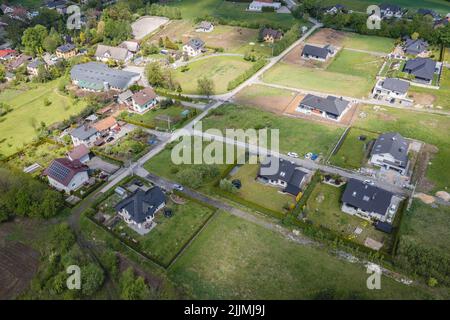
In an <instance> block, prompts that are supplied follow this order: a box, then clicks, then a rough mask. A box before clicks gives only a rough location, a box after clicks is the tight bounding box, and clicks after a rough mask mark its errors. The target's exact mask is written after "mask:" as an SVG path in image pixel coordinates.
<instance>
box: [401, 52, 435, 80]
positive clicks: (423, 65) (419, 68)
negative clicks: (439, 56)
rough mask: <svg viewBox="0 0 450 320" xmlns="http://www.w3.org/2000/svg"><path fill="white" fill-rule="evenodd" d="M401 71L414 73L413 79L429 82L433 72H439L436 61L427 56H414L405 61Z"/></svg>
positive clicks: (432, 77)
mask: <svg viewBox="0 0 450 320" xmlns="http://www.w3.org/2000/svg"><path fill="white" fill-rule="evenodd" d="M403 71H404V72H406V73H409V74H411V75H414V81H416V82H420V83H425V84H431V83H432V82H433V79H434V75H435V74H439V71H440V70H439V68H438V67H437V64H436V61H434V60H431V59H429V58H416V59H412V60H408V61H406V63H405V66H404V68H403Z"/></svg>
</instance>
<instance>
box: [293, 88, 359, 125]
mask: <svg viewBox="0 0 450 320" xmlns="http://www.w3.org/2000/svg"><path fill="white" fill-rule="evenodd" d="M349 107H350V101H347V100H345V99H343V98H342V97H341V98H338V97H334V96H328V97H326V98H322V97H319V96H315V95H313V94H307V95H306V96H305V97H304V98H303V99H302V101H300V104H299V105H298V107H297V108H296V111H298V112H302V113H306V114H312V115H318V116H322V117H324V118H327V119H331V120H336V121H339V120H340V118H341V117H342V115H343V114H344V113H345V112H346V111H347V110H348V108H349Z"/></svg>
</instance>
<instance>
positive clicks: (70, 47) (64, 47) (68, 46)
mask: <svg viewBox="0 0 450 320" xmlns="http://www.w3.org/2000/svg"><path fill="white" fill-rule="evenodd" d="M72 50H75V45H74V44H73V43H66V44H63V45H62V46H59V47H58V48H56V51H59V52H62V53H66V52H70V51H72Z"/></svg>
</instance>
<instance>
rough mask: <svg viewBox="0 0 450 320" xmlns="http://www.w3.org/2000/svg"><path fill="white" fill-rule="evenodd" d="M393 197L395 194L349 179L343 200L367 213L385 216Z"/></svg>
mask: <svg viewBox="0 0 450 320" xmlns="http://www.w3.org/2000/svg"><path fill="white" fill-rule="evenodd" d="M393 196H394V194H393V193H391V192H389V191H386V190H384V189H381V188H378V187H376V186H371V185H369V184H366V183H364V182H362V181H359V180H356V179H349V181H348V182H347V185H346V187H345V191H344V193H343V194H342V199H341V200H342V202H344V203H347V204H349V205H351V206H353V207H356V208H360V209H361V210H364V211H366V212H375V213H378V214H380V215H385V214H386V212H387V209H388V208H389V205H390V204H391V200H392V197H393Z"/></svg>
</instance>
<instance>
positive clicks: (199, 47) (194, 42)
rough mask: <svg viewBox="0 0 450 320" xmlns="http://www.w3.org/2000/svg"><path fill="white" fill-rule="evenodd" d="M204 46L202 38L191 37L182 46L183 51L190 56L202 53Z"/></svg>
mask: <svg viewBox="0 0 450 320" xmlns="http://www.w3.org/2000/svg"><path fill="white" fill-rule="evenodd" d="M204 47H205V43H204V42H203V40H201V39H199V38H192V39H190V40H189V41H188V42H187V43H186V44H185V45H184V46H183V53H184V54H187V55H188V56H190V57H195V56H198V55H199V54H201V53H202V51H203V48H204Z"/></svg>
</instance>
